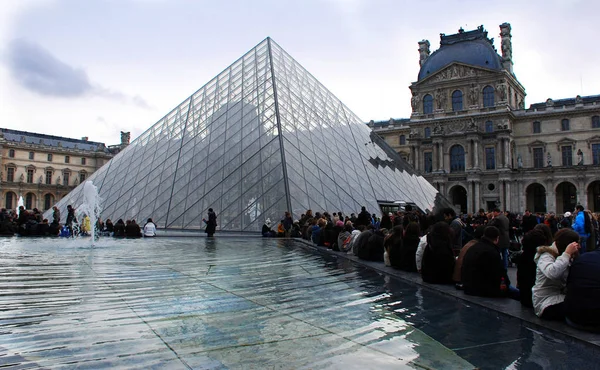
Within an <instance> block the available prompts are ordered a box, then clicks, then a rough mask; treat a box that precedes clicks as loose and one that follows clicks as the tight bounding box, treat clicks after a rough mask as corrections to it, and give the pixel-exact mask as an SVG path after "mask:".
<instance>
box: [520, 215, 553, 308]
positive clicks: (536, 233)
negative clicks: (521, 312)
mask: <svg viewBox="0 0 600 370" xmlns="http://www.w3.org/2000/svg"><path fill="white" fill-rule="evenodd" d="M539 225H544V224H539ZM544 226H546V225H544ZM548 232H550V231H549V229H548ZM550 237H552V236H550ZM521 244H522V250H523V253H521V256H520V257H519V262H518V263H517V287H519V291H520V292H521V304H522V305H523V306H525V307H533V301H532V298H531V289H532V288H533V286H534V285H535V270H536V267H537V266H536V263H535V261H534V260H533V259H534V257H535V254H536V251H537V249H538V247H541V246H548V245H551V244H552V240H551V239H550V240H548V238H547V236H546V235H544V233H543V232H542V230H541V229H538V228H535V227H534V228H533V230H531V231H529V232H528V233H526V234H525V236H524V237H523V240H522V241H521Z"/></svg>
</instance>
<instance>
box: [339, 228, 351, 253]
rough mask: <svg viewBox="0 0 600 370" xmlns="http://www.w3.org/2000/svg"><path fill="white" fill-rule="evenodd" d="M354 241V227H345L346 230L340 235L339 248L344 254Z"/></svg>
mask: <svg viewBox="0 0 600 370" xmlns="http://www.w3.org/2000/svg"><path fill="white" fill-rule="evenodd" d="M351 240H352V225H350V224H346V225H344V229H343V230H342V231H341V232H340V233H339V234H338V239H337V246H338V249H339V250H340V251H342V252H347V251H348V245H349V244H350V241H351Z"/></svg>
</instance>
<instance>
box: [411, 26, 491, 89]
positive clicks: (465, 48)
mask: <svg viewBox="0 0 600 370" xmlns="http://www.w3.org/2000/svg"><path fill="white" fill-rule="evenodd" d="M454 62H459V63H464V64H469V65H473V66H478V67H483V68H488V69H495V70H500V69H502V61H501V57H500V56H499V55H498V53H497V52H496V49H494V46H493V39H488V38H487V31H484V30H483V26H481V27H478V28H477V29H476V30H473V31H468V32H465V31H462V29H461V30H459V33H457V34H454V35H449V36H446V35H444V34H441V35H440V48H439V49H438V50H436V51H435V52H434V53H432V54H431V55H430V56H429V57H428V58H427V60H425V63H423V66H422V67H421V70H420V71H419V79H418V80H419V81H421V80H422V79H424V78H426V77H428V76H430V75H432V74H434V73H435V72H437V71H439V70H441V69H442V68H444V67H445V66H447V65H450V64H451V63H454Z"/></svg>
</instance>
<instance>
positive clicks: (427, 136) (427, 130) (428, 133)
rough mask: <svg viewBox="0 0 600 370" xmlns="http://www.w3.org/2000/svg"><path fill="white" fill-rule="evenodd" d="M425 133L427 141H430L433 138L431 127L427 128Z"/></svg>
mask: <svg viewBox="0 0 600 370" xmlns="http://www.w3.org/2000/svg"><path fill="white" fill-rule="evenodd" d="M424 131H425V132H424V136H425V139H429V138H430V137H431V127H425V130H424Z"/></svg>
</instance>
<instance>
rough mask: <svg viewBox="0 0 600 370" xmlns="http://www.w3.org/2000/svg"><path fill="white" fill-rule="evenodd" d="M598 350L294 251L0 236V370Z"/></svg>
mask: <svg viewBox="0 0 600 370" xmlns="http://www.w3.org/2000/svg"><path fill="white" fill-rule="evenodd" d="M597 356H598V353H597V349H595V348H590V347H586V346H585V345H584V344H582V343H579V342H576V341H568V340H565V339H564V338H562V337H560V336H553V335H551V334H548V333H546V332H540V331H537V330H535V328H532V327H530V326H528V325H525V324H523V322H522V321H521V320H518V319H512V318H509V317H506V316H504V315H499V314H498V313H497V312H493V311H490V310H486V309H482V308H481V307H478V306H477V305H473V304H470V303H469V302H466V301H460V300H457V299H453V298H451V297H447V296H444V295H443V294H439V293H437V292H434V291H431V290H430V289H427V288H424V287H423V286H419V285H416V284H411V283H409V282H406V281H403V280H401V279H398V278H395V277H393V276H390V275H389V274H385V273H382V272H380V271H377V270H374V269H372V268H369V267H368V266H364V265H362V264H357V263H356V262H353V261H351V260H348V259H342V258H337V257H336V256H332V255H327V254H322V253H319V252H314V251H308V250H306V248H305V246H303V245H302V244H300V243H299V242H297V241H283V240H274V239H270V240H265V239H261V238H238V237H227V238H215V239H206V238H155V239H150V240H148V239H138V240H115V239H102V240H100V241H99V242H97V243H96V245H95V246H91V245H89V240H81V239H80V240H60V239H25V238H21V239H17V238H10V239H0V366H2V367H7V368H19V369H21V368H40V367H42V368H53V369H58V368H69V369H71V368H75V367H77V368H93V369H97V368H143V369H147V368H161V369H163V368H173V369H178V368H182V369H186V368H188V369H189V368H193V369H272V368H274V369H328V368H344V369H353V368H356V369H370V368H379V369H381V368H402V367H408V368H431V369H461V368H465V369H468V368H475V367H480V368H484V369H485V368H489V369H500V368H510V369H539V368H570V369H575V368H577V369H584V368H585V369H590V368H594V366H597V365H596V363H595V362H594V361H595V359H596V357H597Z"/></svg>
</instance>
